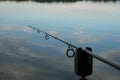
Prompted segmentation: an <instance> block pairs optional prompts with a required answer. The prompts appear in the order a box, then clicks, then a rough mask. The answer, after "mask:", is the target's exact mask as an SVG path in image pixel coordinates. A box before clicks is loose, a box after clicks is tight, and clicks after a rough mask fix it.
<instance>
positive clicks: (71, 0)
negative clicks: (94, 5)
mask: <svg viewBox="0 0 120 80" xmlns="http://www.w3.org/2000/svg"><path fill="white" fill-rule="evenodd" d="M0 1H16V2H23V1H34V2H41V3H42V2H48V3H50V2H77V1H93V2H117V1H120V0H0Z"/></svg>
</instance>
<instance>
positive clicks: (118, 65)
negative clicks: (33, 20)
mask: <svg viewBox="0 0 120 80" xmlns="http://www.w3.org/2000/svg"><path fill="white" fill-rule="evenodd" d="M28 27H30V28H33V29H37V28H35V27H32V26H28ZM37 30H39V31H40V32H42V33H44V34H47V35H48V36H51V37H52V38H54V39H56V40H59V41H61V42H63V43H65V44H67V45H69V46H71V47H73V48H75V49H77V48H78V47H77V46H75V45H73V44H71V43H69V42H67V41H65V40H63V39H60V38H58V37H56V36H53V35H51V34H49V33H47V32H45V31H43V30H41V29H37ZM86 51H87V53H88V54H89V55H91V56H93V57H94V58H96V59H98V60H100V61H102V62H104V63H106V64H108V65H110V66H111V67H114V68H116V69H118V70H120V64H117V63H115V62H112V61H110V60H108V59H105V58H103V57H101V56H98V55H96V54H94V53H93V52H90V51H88V50H86Z"/></svg>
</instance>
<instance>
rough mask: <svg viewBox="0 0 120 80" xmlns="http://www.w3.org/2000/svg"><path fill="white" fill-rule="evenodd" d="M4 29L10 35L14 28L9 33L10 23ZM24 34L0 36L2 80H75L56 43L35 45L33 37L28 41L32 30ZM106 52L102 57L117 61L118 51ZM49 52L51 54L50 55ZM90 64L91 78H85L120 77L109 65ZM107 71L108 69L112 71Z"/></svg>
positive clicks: (101, 79) (71, 63)
mask: <svg viewBox="0 0 120 80" xmlns="http://www.w3.org/2000/svg"><path fill="white" fill-rule="evenodd" d="M4 28H5V29H4ZM4 28H3V29H2V31H4V30H5V31H6V30H7V31H8V32H9V35H12V34H11V32H12V31H14V30H15V28H14V27H12V28H14V30H12V31H11V32H10V30H11V29H12V28H10V26H9V27H8V29H7V27H4ZM16 28H17V27H16ZM24 29H26V28H21V29H20V32H21V33H22V32H23V31H26V30H24ZM1 33H2V32H0V34H1ZM18 33H19V31H17V32H16V34H18ZM25 33H26V34H24V35H26V36H28V37H27V38H24V37H21V38H16V39H15V38H12V37H7V38H4V37H1V38H0V64H1V66H0V72H1V75H0V78H2V79H3V80H21V79H24V80H38V79H42V80H49V79H52V80H67V79H72V80H77V76H76V75H75V74H74V72H73V61H71V60H70V61H69V60H68V59H66V58H67V57H64V58H63V57H62V56H61V55H63V56H65V55H64V54H61V52H60V51H59V50H61V49H60V47H58V46H57V45H56V46H54V45H51V44H52V43H51V44H49V45H47V44H44V43H40V45H38V44H35V42H34V39H32V40H29V35H30V36H34V35H33V33H31V34H30V33H28V32H25ZM27 33H28V34H27ZM83 33H84V32H83ZM81 35H82V34H81ZM21 36H23V35H21ZM16 37H17V36H16ZM36 38H37V37H36ZM57 47H58V48H57ZM53 48H54V50H55V51H53ZM49 49H51V51H50V52H46V51H47V50H49ZM54 52H55V54H56V53H57V54H56V55H59V56H55V54H53V53H54ZM110 52H111V51H110ZM110 52H106V53H104V54H101V55H102V56H104V57H105V58H108V59H113V60H115V61H119V58H120V55H119V52H120V51H119V50H118V51H112V52H111V53H110ZM51 53H52V54H53V55H54V56H53V55H52V56H50V55H51ZM109 53H110V54H109ZM94 65H95V66H94V68H95V71H94V73H93V75H92V77H90V78H89V79H90V80H95V79H97V80H106V79H108V80H112V79H113V80H119V79H120V77H119V74H120V73H119V72H117V71H116V70H114V69H112V70H110V69H111V68H109V67H106V65H105V64H103V63H101V62H96V61H94ZM103 72H104V75H103ZM109 72H112V73H113V74H112V73H109ZM109 75H110V76H109ZM101 76H103V77H101ZM98 78H99V79H98Z"/></svg>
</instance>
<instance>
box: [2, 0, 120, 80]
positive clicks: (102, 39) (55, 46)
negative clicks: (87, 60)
mask: <svg viewBox="0 0 120 80" xmlns="http://www.w3.org/2000/svg"><path fill="white" fill-rule="evenodd" d="M28 25H32V26H35V27H37V28H40V29H42V30H45V31H47V32H49V33H50V34H53V35H55V36H59V37H60V38H62V39H64V40H67V41H69V42H71V43H73V44H75V45H76V46H80V47H83V48H85V47H86V46H89V47H91V48H93V50H94V53H95V54H97V55H100V56H103V57H104V58H107V59H110V60H112V61H115V62H116V63H118V64H120V2H112V1H110V2H93V1H76V2H67V3H62V2H59V3H58V2H52V3H48V2H43V3H42V2H41V3H40V2H33V1H29V2H26V1H23V2H15V1H11V2H10V1H1V2H0V79H1V80H49V79H51V80H78V77H77V76H76V75H75V74H74V65H73V59H69V58H67V56H66V54H65V51H66V48H67V45H65V44H63V43H61V42H59V41H56V40H54V39H52V38H50V40H47V41H46V40H45V39H44V34H42V33H40V34H37V33H36V32H34V31H32V30H31V29H29V28H28V27H27V26H28ZM119 75H120V72H119V71H118V70H116V69H114V68H111V67H109V66H108V65H106V64H104V63H102V62H99V61H97V60H94V71H93V74H92V76H90V77H88V80H120V76H119Z"/></svg>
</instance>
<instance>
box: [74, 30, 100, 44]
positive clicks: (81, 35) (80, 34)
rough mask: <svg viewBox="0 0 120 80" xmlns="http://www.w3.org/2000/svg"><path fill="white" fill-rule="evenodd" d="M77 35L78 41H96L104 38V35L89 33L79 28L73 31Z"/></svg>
mask: <svg viewBox="0 0 120 80" xmlns="http://www.w3.org/2000/svg"><path fill="white" fill-rule="evenodd" d="M73 35H74V36H76V37H77V41H78V42H80V43H96V42H99V41H101V40H102V37H100V36H96V35H92V34H90V33H89V34H88V33H87V32H85V31H84V30H79V31H76V32H74V33H73Z"/></svg>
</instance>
